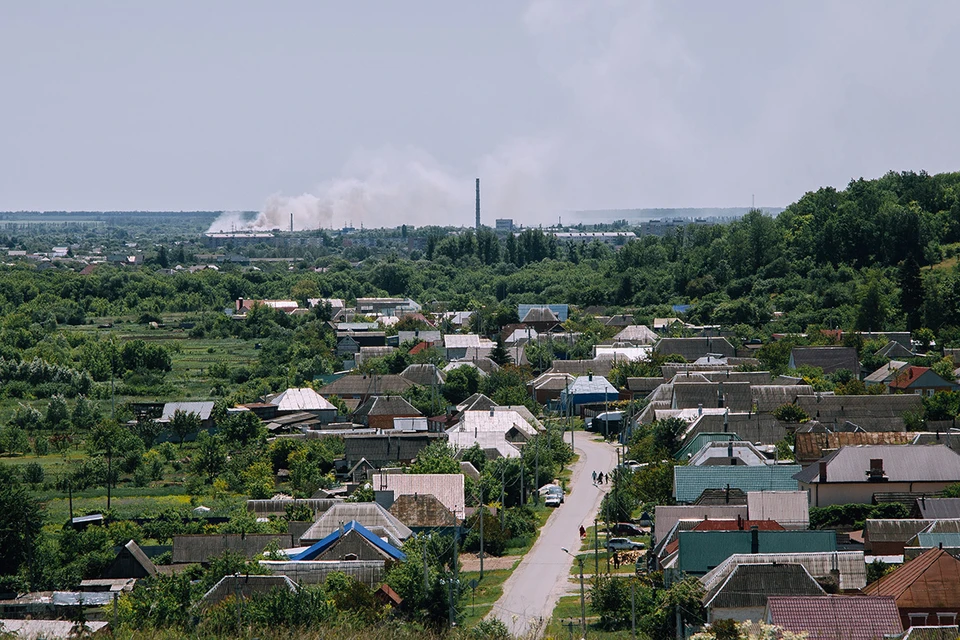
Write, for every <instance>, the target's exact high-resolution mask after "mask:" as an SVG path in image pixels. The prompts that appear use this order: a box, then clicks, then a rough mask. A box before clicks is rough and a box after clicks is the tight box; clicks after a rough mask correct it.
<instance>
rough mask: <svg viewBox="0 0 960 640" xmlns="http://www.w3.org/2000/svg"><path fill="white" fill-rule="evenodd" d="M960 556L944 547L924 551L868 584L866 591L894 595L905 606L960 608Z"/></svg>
mask: <svg viewBox="0 0 960 640" xmlns="http://www.w3.org/2000/svg"><path fill="white" fill-rule="evenodd" d="M958 585H960V560H957V559H956V558H954V557H953V556H952V555H950V554H949V553H947V552H946V551H944V550H943V549H939V548H933V549H929V550H927V551H924V552H923V553H921V554H920V555H919V556H917V557H916V558H914V559H913V560H911V561H909V562H907V563H906V564H904V565H903V566H901V567H899V568H898V569H896V570H895V571H893V572H892V573H888V574H887V575H885V576H883V577H882V578H880V579H879V580H877V581H876V582H874V583H872V584H869V585H867V587H866V588H865V589H864V590H863V592H864V593H866V594H868V595H872V596H893V597H894V598H895V599H896V602H897V606H898V607H900V608H901V609H929V610H931V611H936V610H938V609H939V610H941V611H943V610H946V611H957V610H958V609H960V588H958Z"/></svg>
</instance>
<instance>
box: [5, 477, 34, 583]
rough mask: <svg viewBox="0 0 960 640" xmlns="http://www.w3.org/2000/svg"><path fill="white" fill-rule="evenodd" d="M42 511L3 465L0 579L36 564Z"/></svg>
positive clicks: (18, 480)
mask: <svg viewBox="0 0 960 640" xmlns="http://www.w3.org/2000/svg"><path fill="white" fill-rule="evenodd" d="M42 531H43V512H42V510H41V506H40V503H38V502H37V501H36V500H34V499H33V498H32V497H31V496H30V494H29V492H28V491H27V489H26V487H24V486H23V484H22V483H21V482H20V479H19V478H18V477H17V475H16V474H15V473H13V471H12V470H11V469H10V468H9V467H3V466H0V577H3V576H12V575H14V574H16V573H18V572H20V571H21V569H25V568H26V567H28V566H29V565H30V563H31V562H33V559H34V556H35V555H36V552H37V548H38V547H39V545H40V544H41V542H42Z"/></svg>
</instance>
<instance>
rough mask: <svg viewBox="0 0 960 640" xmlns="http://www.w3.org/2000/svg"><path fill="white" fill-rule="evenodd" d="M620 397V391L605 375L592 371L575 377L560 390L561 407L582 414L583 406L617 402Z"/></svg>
mask: <svg viewBox="0 0 960 640" xmlns="http://www.w3.org/2000/svg"><path fill="white" fill-rule="evenodd" d="M619 399H620V392H619V391H617V388H616V387H615V386H613V385H612V384H610V382H609V381H608V380H607V379H606V378H604V377H603V376H595V375H593V374H592V373H591V374H588V375H585V376H580V377H579V378H574V380H573V382H571V383H570V385H569V386H568V387H566V388H565V389H564V390H563V391H561V392H560V408H561V410H562V411H569V412H570V413H571V414H582V412H583V408H584V407H586V406H588V405H603V404H605V403H608V402H616V401H617V400H619Z"/></svg>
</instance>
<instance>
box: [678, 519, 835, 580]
mask: <svg viewBox="0 0 960 640" xmlns="http://www.w3.org/2000/svg"><path fill="white" fill-rule="evenodd" d="M677 538H678V540H679V541H680V548H679V550H678V556H677V564H676V568H677V569H678V570H680V571H681V572H684V573H687V574H691V575H696V576H702V575H704V574H705V573H707V572H708V571H710V570H711V569H713V568H715V567H718V566H720V565H721V564H723V562H724V561H725V560H726V559H727V558H729V557H730V556H732V555H734V554H738V553H744V554H757V553H817V552H824V551H827V552H829V551H836V550H837V534H836V532H834V531H788V530H787V531H758V530H756V529H752V530H750V531H681V532H680V533H679V534H678V536H677Z"/></svg>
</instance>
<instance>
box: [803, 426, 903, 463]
mask: <svg viewBox="0 0 960 640" xmlns="http://www.w3.org/2000/svg"><path fill="white" fill-rule="evenodd" d="M915 436H916V434H915V433H910V432H907V431H874V432H867V431H837V432H833V433H823V432H812V431H798V432H797V434H796V444H795V446H794V450H793V453H794V455H795V456H796V459H797V461H798V462H801V463H805V464H809V463H810V462H814V461H816V460H819V459H820V458H822V457H823V455H824V453H823V452H824V450H825V449H839V448H841V447H849V446H856V445H861V444H910V443H911V442H913V439H914V437H915Z"/></svg>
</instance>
